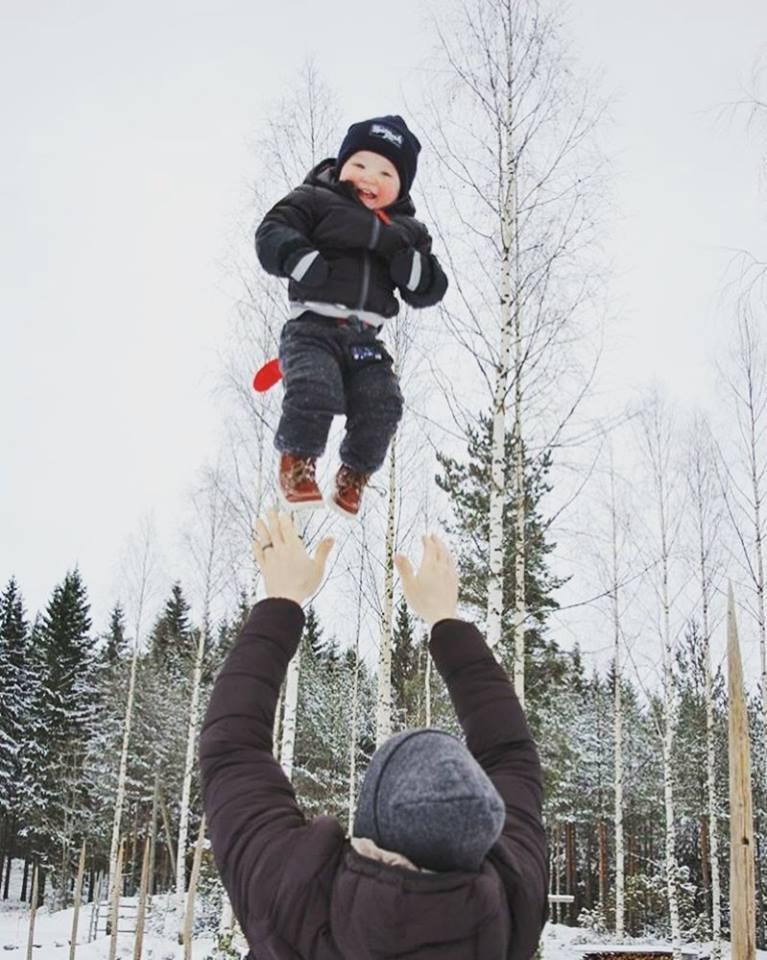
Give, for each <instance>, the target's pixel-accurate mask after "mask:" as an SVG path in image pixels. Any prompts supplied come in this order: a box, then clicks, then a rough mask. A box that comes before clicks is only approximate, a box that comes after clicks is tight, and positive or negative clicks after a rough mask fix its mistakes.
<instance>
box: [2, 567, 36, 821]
mask: <svg viewBox="0 0 767 960" xmlns="http://www.w3.org/2000/svg"><path fill="white" fill-rule="evenodd" d="M28 633H29V625H28V623H27V619H26V616H25V613H24V603H23V600H22V598H21V594H20V592H19V588H18V585H17V583H16V581H15V579H14V578H11V579H10V580H9V582H8V585H7V587H6V588H5V590H4V591H3V593H2V595H0V810H5V811H8V810H10V809H11V808H12V807H13V804H14V801H15V798H16V796H17V793H18V785H19V755H20V751H21V746H22V741H23V736H24V724H25V720H26V715H27V713H28V712H29V703H28V687H29V684H28V682H27V677H26V672H27V669H28V664H27V651H26V644H27V640H28Z"/></svg>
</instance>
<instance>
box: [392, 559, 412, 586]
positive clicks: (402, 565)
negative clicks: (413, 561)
mask: <svg viewBox="0 0 767 960" xmlns="http://www.w3.org/2000/svg"><path fill="white" fill-rule="evenodd" d="M394 564H395V566H396V567H397V570H398V571H399V575H400V579H401V580H402V585H403V586H405V587H406V586H408V585H409V584H410V583H411V582H412V580H413V568H412V566H411V565H410V561H409V560H408V558H407V557H405V556H403V555H402V554H401V553H398V554H397V556H396V557H395V558H394Z"/></svg>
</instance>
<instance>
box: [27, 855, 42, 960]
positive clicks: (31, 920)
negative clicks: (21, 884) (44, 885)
mask: <svg viewBox="0 0 767 960" xmlns="http://www.w3.org/2000/svg"><path fill="white" fill-rule="evenodd" d="M39 873H40V868H39V866H38V865H37V864H35V866H34V869H33V871H32V908H31V910H30V912H29V940H28V941H27V960H32V947H33V945H34V940H35V917H36V916H37V883H38V879H39Z"/></svg>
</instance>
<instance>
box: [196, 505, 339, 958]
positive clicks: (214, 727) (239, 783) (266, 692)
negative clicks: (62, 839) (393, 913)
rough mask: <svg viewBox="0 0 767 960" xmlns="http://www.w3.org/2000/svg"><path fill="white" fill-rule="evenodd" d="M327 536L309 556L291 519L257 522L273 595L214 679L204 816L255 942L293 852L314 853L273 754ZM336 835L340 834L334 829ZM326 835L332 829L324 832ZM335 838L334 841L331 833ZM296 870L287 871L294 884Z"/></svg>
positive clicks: (265, 930)
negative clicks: (304, 605)
mask: <svg viewBox="0 0 767 960" xmlns="http://www.w3.org/2000/svg"><path fill="white" fill-rule="evenodd" d="M331 546H332V541H324V542H323V543H322V544H321V545H320V547H319V548H318V551H317V555H316V557H315V558H314V559H312V558H310V557H309V556H308V555H307V553H306V551H305V550H304V547H303V544H302V543H301V541H300V540H299V538H298V535H297V534H296V532H295V530H294V529H293V525H292V523H291V522H290V520H289V518H287V517H280V518H278V517H277V516H276V515H272V517H271V518H270V523H269V525H267V524H265V523H264V522H263V521H259V536H258V540H257V542H256V548H255V549H256V557H257V559H258V562H259V565H260V567H261V571H262V573H263V575H264V581H265V585H266V592H267V594H268V595H269V598H270V599H267V600H263V601H262V602H261V603H259V604H257V605H256V607H254V609H253V611H252V613H251V615H250V618H249V619H248V622H247V624H246V625H245V627H244V629H243V630H242V632H241V634H240V636H239V638H238V640H237V642H236V644H235V646H234V648H233V649H232V651H231V652H230V653H229V655H228V656H227V658H226V661H225V662H224V665H223V667H222V669H221V672H220V673H219V675H218V678H217V679H216V683H215V686H214V689H213V694H212V696H211V699H210V703H209V706H208V710H207V714H206V716H205V721H204V724H203V729H202V733H201V736H200V770H201V774H202V784H203V796H204V805H205V812H206V815H207V818H208V824H209V833H210V839H211V844H212V847H213V853H214V855H215V858H216V863H217V865H218V868H219V872H220V874H221V878H222V880H223V882H224V886H225V887H226V889H227V892H228V893H229V896H230V899H231V902H232V907H233V908H234V911H235V913H236V915H237V918H238V919H239V921H240V924H241V925H242V928H243V930H244V931H245V933H246V936H248V939H249V940H250V941H251V942H255V941H256V940H257V939H263V937H265V936H268V935H269V932H270V929H271V926H272V925H273V923H274V922H275V915H276V910H275V897H276V896H277V893H278V891H279V896H280V901H281V903H280V906H281V907H282V908H283V909H288V908H289V906H290V903H289V900H290V889H289V885H288V884H287V883H285V882H282V883H281V882H280V881H281V878H282V877H283V876H284V874H285V870H286V865H287V864H289V863H290V862H291V861H292V860H293V859H294V858H295V856H296V855H298V853H299V851H300V854H302V855H303V857H304V859H305V860H307V861H310V860H311V859H312V857H313V856H315V855H317V856H319V855H320V854H319V853H318V849H319V843H318V839H317V837H316V834H317V831H316V830H315V831H314V834H313V835H312V837H311V838H310V837H309V836H308V834H309V833H310V832H311V831H312V830H313V827H312V826H309V825H307V824H306V822H305V820H304V817H303V814H302V813H301V811H300V809H299V807H298V804H297V803H296V797H295V793H294V790H293V786H292V784H291V783H290V781H289V780H288V778H287V777H286V776H285V774H284V772H283V770H282V768H281V767H280V765H279V764H278V763H277V761H276V760H275V759H274V756H273V753H272V730H273V728H274V714H275V708H276V704H277V697H278V695H279V691H280V687H281V685H282V681H283V679H284V677H285V672H286V670H287V668H288V664H289V663H290V660H291V657H292V656H293V654H294V653H295V652H296V649H297V647H298V643H299V640H300V637H301V630H302V628H303V624H304V615H303V611H302V610H301V607H300V606H299V604H300V603H301V602H302V601H303V600H305V599H307V598H308V597H310V596H311V595H312V594H313V593H314V592H315V591H316V589H317V587H318V586H319V583H320V581H321V579H322V574H323V571H324V568H325V562H326V560H327V556H328V553H329V551H330V547H331ZM337 832H338V835H339V837H342V834H341V832H340V828H339V829H338V831H337ZM330 833H332V831H329V832H328V835H329V834H330ZM331 842H332V838H331ZM297 877H299V878H300V871H298V873H296V871H295V870H293V871H291V873H290V878H291V882H292V883H293V884H294V886H295V881H296V878H297Z"/></svg>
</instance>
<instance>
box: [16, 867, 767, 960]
mask: <svg viewBox="0 0 767 960" xmlns="http://www.w3.org/2000/svg"><path fill="white" fill-rule="evenodd" d="M20 866H21V865H20V864H19V865H18V867H19V868H20ZM16 867H17V864H16V863H14V871H13V874H12V878H11V879H12V883H11V890H10V893H11V897H12V898H13V899H9V900H7V901H2V900H0V957H8V958H9V960H14V958H19V960H21V958H24V960H26V952H27V942H28V936H29V908H28V907H27V906H26V905H24V904H21V903H20V902H19V900H18V896H19V891H20V887H21V882H20V880H21V876H20V869H19V870H17V869H16ZM155 904H156V906H155V910H154V911H153V915H152V916H151V917H150V919H149V920H148V926H149V928H150V929H148V930H147V931H146V933H145V935H144V951H143V958H144V960H183V956H184V951H183V947H181V946H180V945H179V944H178V943H177V942H176V940H175V937H174V936H173V928H174V922H173V918H172V917H171V916H170V915H168V914H167V913H166V911H165V909H164V897H161V896H160V897H156V898H155ZM91 911H92V905H91V904H84V905H83V907H82V908H81V911H80V921H79V932H78V938H77V939H78V947H77V952H76V960H107V958H108V956H109V938H108V937H107V936H106V935H105V934H104V933H101V934H100V935H99V936H98V937H96V939H94V940H93V941H92V942H91V943H88V942H87V941H88V930H89V927H90V921H91ZM73 913H74V910H73V909H72V908H71V907H70V908H69V909H68V910H60V911H58V912H56V913H51V912H49V911H48V909H47V908H45V907H43V908H41V909H40V910H38V912H37V918H36V922H35V935H34V946H35V949H34V950H33V957H35V958H39V960H69V938H70V936H71V932H72V918H73ZM118 926H120V925H118ZM101 928H102V930H103V924H102V925H101ZM161 928H164V929H161ZM610 946H611V944H610V943H609V942H606V941H604V940H600V939H598V938H595V937H594V936H593V934H590V933H589V931H587V930H581V929H578V928H576V927H566V926H563V925H561V924H549V925H548V926H547V927H546V929H545V931H544V934H543V960H581V958H582V957H583V956H584V954H586V953H592V952H603V951H608V950H609V949H610ZM133 947H134V935H133V934H132V933H128V932H126V933H121V934H119V937H118V946H117V956H118V957H119V958H121V960H126V958H132V957H133ZM723 947H724V949H723V951H722V955H723V960H730V951H729V945H728V944H724V945H723ZM641 948H644V949H657V950H669V949H670V947H669V944H667V943H664V942H663V941H660V940H655V941H644V942H643V943H642V944H641ZM690 948H691V949H692V950H693V951H694V952H696V953H697V954H698V955H699V956H700V957H706V956H709V955H710V945H709V944H695V945H692V944H691V945H690ZM246 952H247V951H246V950H245V949H243V951H242V955H243V956H244V955H245V953H246ZM213 956H214V945H213V938H212V937H211V936H210V935H208V936H200V937H197V938H196V939H195V940H194V944H193V948H192V960H207V958H209V957H213ZM757 958H758V960H767V951H763V950H760V951H758V952H757Z"/></svg>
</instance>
